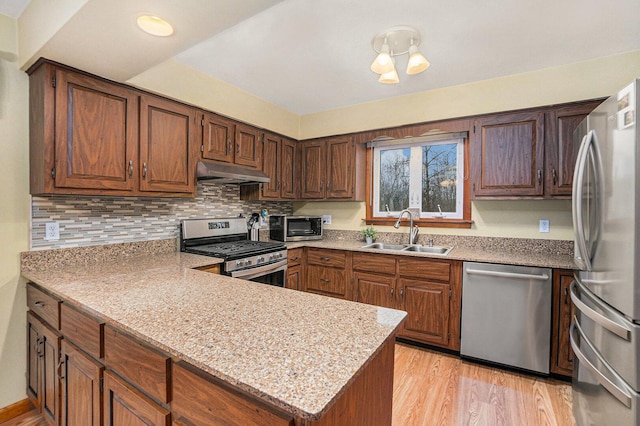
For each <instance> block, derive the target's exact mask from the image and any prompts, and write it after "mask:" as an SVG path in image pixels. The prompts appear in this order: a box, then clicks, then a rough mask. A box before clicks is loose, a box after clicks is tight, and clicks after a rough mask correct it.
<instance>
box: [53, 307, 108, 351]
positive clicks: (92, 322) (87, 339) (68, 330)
mask: <svg viewBox="0 0 640 426" xmlns="http://www.w3.org/2000/svg"><path fill="white" fill-rule="evenodd" d="M60 331H61V332H62V335H63V336H64V338H65V339H69V340H70V341H71V342H73V343H75V345H76V346H78V347H79V348H80V349H82V350H83V351H85V352H86V353H88V354H89V355H91V356H92V357H94V358H102V357H103V356H104V345H103V342H104V323H102V322H99V321H97V320H96V319H95V318H93V317H91V316H89V315H87V314H84V313H82V312H80V311H78V310H76V309H74V308H72V307H71V306H69V305H68V304H66V303H63V304H62V306H61V307H60Z"/></svg>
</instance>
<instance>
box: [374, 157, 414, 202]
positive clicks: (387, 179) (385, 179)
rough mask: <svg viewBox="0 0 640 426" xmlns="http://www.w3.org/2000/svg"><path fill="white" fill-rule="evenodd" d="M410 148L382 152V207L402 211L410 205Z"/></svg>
mask: <svg viewBox="0 0 640 426" xmlns="http://www.w3.org/2000/svg"><path fill="white" fill-rule="evenodd" d="M410 155H411V150H410V148H403V149H386V150H382V151H381V152H380V208H381V210H382V209H384V206H385V205H388V206H389V210H391V211H400V210H402V209H404V208H406V207H408V206H409V158H410Z"/></svg>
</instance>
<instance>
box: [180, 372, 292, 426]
mask: <svg viewBox="0 0 640 426" xmlns="http://www.w3.org/2000/svg"><path fill="white" fill-rule="evenodd" d="M173 395H174V398H173V401H172V403H171V410H172V414H173V419H174V421H176V422H177V423H178V424H185V425H191V424H193V425H218V424H221V425H222V424H225V425H226V424H241V425H256V426H258V425H275V426H280V425H281V426H285V425H293V418H292V417H291V415H290V414H287V413H284V412H282V411H280V410H278V409H277V408H275V407H271V406H268V405H266V404H264V403H263V402H261V401H258V400H255V399H254V398H253V397H251V396H249V395H245V394H243V393H241V392H239V391H237V390H235V389H232V388H230V387H229V386H228V385H226V384H223V383H221V382H220V381H218V380H217V379H216V378H215V377H213V376H211V375H209V374H207V373H204V372H202V371H196V370H195V369H194V368H193V367H191V366H189V365H188V364H185V363H182V362H180V363H178V364H176V365H174V368H173Z"/></svg>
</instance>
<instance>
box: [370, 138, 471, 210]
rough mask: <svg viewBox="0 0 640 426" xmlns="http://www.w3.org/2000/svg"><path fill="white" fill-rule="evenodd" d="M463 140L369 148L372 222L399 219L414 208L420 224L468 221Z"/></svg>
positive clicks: (381, 144)
mask: <svg viewBox="0 0 640 426" xmlns="http://www.w3.org/2000/svg"><path fill="white" fill-rule="evenodd" d="M465 137H466V134H462V133H460V134H457V133H456V134H446V135H437V136H428V137H420V138H411V139H408V140H387V141H377V142H372V143H370V144H369V147H370V148H371V149H372V150H373V155H372V157H371V158H372V160H373V167H372V168H373V176H372V179H373V182H372V186H371V187H372V190H373V194H372V206H371V209H370V212H371V214H370V215H368V216H369V217H368V219H376V218H389V217H390V216H393V217H394V218H396V217H398V214H399V213H400V212H401V211H402V210H403V209H406V208H412V209H418V210H419V212H420V219H425V220H429V219H432V220H434V219H437V221H439V222H442V221H448V220H449V221H450V220H458V221H461V220H463V219H467V220H469V219H470V218H468V217H465V211H467V210H468V209H466V208H465V198H466V199H468V197H465V193H464V192H465V191H464V190H465V184H464V179H465V167H464V165H465V161H464V155H465V143H464V140H465ZM372 222H375V221H372Z"/></svg>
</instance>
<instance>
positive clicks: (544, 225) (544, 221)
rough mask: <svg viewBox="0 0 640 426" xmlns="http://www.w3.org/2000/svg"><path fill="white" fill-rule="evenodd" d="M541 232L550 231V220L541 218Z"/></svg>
mask: <svg viewBox="0 0 640 426" xmlns="http://www.w3.org/2000/svg"><path fill="white" fill-rule="evenodd" d="M540 232H549V220H548V219H541V220H540Z"/></svg>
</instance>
